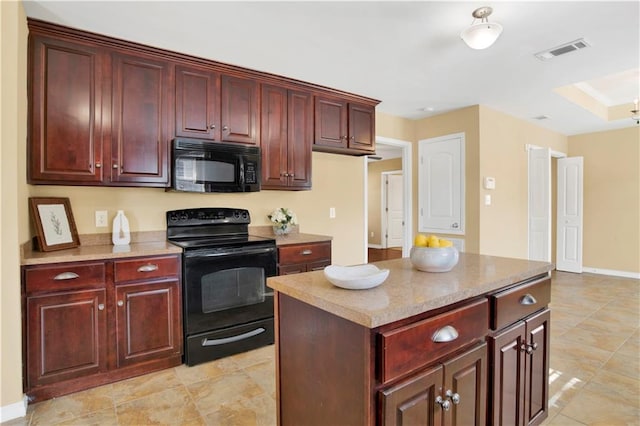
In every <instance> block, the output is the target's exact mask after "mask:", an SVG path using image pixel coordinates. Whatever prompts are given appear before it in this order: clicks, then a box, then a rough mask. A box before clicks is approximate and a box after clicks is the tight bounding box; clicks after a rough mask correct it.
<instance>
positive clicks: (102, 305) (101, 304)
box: [98, 303, 104, 311]
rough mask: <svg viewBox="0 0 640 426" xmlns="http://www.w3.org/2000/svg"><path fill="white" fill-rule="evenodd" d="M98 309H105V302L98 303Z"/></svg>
mask: <svg viewBox="0 0 640 426" xmlns="http://www.w3.org/2000/svg"><path fill="white" fill-rule="evenodd" d="M98 310H99V311H104V303H100V304H99V305H98Z"/></svg>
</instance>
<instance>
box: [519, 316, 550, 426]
mask: <svg viewBox="0 0 640 426" xmlns="http://www.w3.org/2000/svg"><path fill="white" fill-rule="evenodd" d="M525 322H526V329H527V335H526V344H527V345H528V347H530V349H529V350H528V351H526V352H525V353H526V355H524V356H525V357H526V358H527V359H526V362H525V364H526V389H525V400H526V402H525V410H526V411H525V419H526V423H527V424H528V425H539V424H540V423H542V421H543V420H544V419H546V418H547V416H548V414H549V374H548V373H549V337H550V334H549V333H550V330H549V324H550V322H551V313H550V311H549V309H546V310H544V311H542V312H540V313H538V314H536V315H533V316H531V317H529V318H527V320H526V321H525ZM529 352H531V353H530V354H529Z"/></svg>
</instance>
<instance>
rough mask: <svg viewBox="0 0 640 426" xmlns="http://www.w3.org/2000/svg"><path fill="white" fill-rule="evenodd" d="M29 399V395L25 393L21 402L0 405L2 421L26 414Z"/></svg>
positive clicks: (0, 419)
mask: <svg viewBox="0 0 640 426" xmlns="http://www.w3.org/2000/svg"><path fill="white" fill-rule="evenodd" d="M28 401H29V400H28V399H27V395H24V396H23V397H22V401H21V402H16V403H14V404H9V405H5V406H3V407H0V423H1V422H8V421H9V420H13V419H17V418H18V417H24V416H26V415H27V403H28Z"/></svg>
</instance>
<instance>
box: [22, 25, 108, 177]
mask: <svg viewBox="0 0 640 426" xmlns="http://www.w3.org/2000/svg"><path fill="white" fill-rule="evenodd" d="M104 60H105V55H104V53H103V52H102V51H101V50H99V49H97V48H93V47H88V46H83V45H79V44H73V43H66V42H63V41H58V40H53V39H49V38H44V37H38V36H34V37H33V38H32V39H31V44H30V57H29V62H30V65H29V86H30V96H29V115H30V117H29V147H28V156H29V160H28V162H27V164H28V168H29V170H28V181H29V183H50V182H84V183H97V182H100V181H101V180H102V141H101V133H102V132H101V123H102V117H101V116H102V94H103V86H102V74H103V64H104Z"/></svg>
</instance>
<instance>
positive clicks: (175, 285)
mask: <svg viewBox="0 0 640 426" xmlns="http://www.w3.org/2000/svg"><path fill="white" fill-rule="evenodd" d="M180 309H181V308H180V285H179V282H178V280H170V281H163V282H156V283H145V284H130V285H119V286H116V322H117V324H116V334H117V342H118V367H123V366H126V365H131V364H135V363H138V362H142V361H147V360H150V359H158V358H164V357H167V356H171V355H175V354H180V353H182V317H181V314H180V312H181V311H180Z"/></svg>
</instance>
